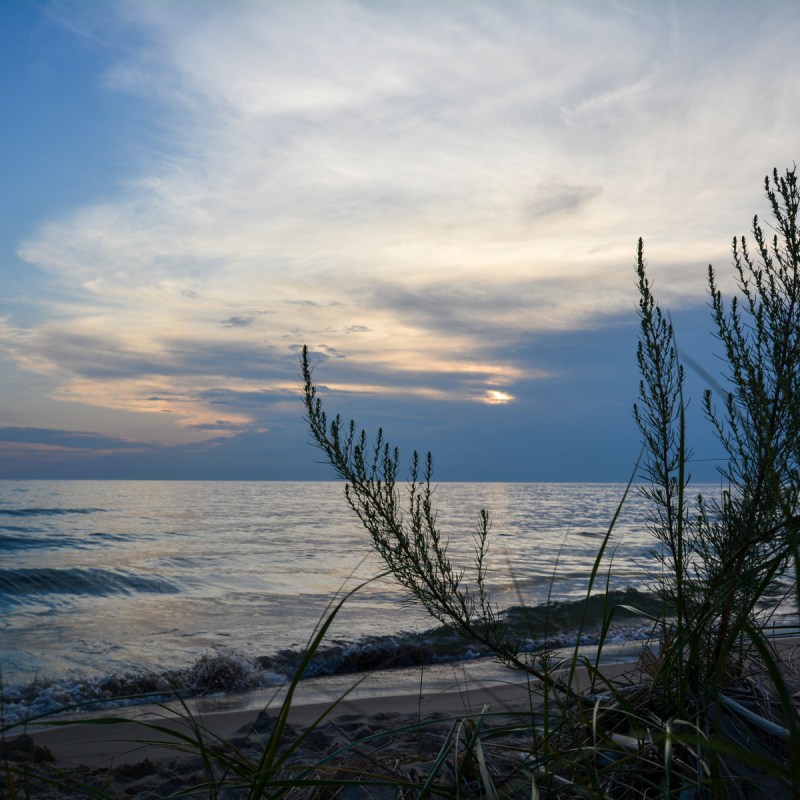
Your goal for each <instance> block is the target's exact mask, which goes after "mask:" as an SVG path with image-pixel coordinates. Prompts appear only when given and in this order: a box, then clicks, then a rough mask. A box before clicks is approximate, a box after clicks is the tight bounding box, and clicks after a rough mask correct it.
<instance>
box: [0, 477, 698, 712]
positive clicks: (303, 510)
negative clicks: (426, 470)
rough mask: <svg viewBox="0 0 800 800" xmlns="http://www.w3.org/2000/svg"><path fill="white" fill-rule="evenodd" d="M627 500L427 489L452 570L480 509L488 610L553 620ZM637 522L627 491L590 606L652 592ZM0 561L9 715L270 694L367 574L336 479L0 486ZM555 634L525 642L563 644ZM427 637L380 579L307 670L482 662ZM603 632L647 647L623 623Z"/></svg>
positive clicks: (572, 489)
mask: <svg viewBox="0 0 800 800" xmlns="http://www.w3.org/2000/svg"><path fill="white" fill-rule="evenodd" d="M624 488H625V487H624V486H622V485H616V484H520V483H508V484H499V483H469V484H458V483H443V484H440V485H438V486H437V488H436V492H435V495H434V497H435V502H436V505H437V509H438V514H439V517H438V518H439V522H440V525H441V529H442V531H443V534H444V535H445V536H448V537H449V538H450V541H451V552H452V555H453V558H454V560H455V561H459V560H460V561H462V562H464V563H465V564H469V562H470V560H471V557H472V547H473V540H472V536H473V533H474V532H475V530H476V529H477V520H478V514H479V511H480V510H481V509H482V508H486V509H487V510H488V511H489V512H490V515H491V518H492V520H493V525H492V532H491V550H490V572H489V583H490V586H491V589H492V593H493V596H494V599H495V602H496V604H497V605H498V607H499V608H501V609H506V608H512V607H516V608H519V607H527V608H535V607H543V606H545V605H547V604H548V603H550V604H552V603H553V601H559V602H560V603H561V605H560V606H558V607H556V608H560V609H561V612H564V613H566V611H569V610H570V609H572V610H573V611H574V609H575V608H576V607H577V606H576V603H577V601H578V600H579V599H580V598H582V597H583V596H584V595H585V592H586V589H587V582H588V576H589V573H590V571H591V568H592V564H593V562H594V559H595V556H596V554H597V550H598V547H599V545H600V544H601V543H602V541H603V537H604V536H605V534H606V532H607V530H608V527H609V524H610V522H611V519H612V517H613V516H614V513H615V511H616V509H617V506H618V504H619V502H620V500H621V499H622V496H623V492H624ZM700 488H704V489H706V490H707V489H708V488H709V487H700ZM645 516H646V506H645V503H644V501H643V500H642V499H641V498H640V497H639V495H638V494H637V493H636V492H635V491H633V492H632V493H631V494H630V495H629V497H628V500H627V502H626V504H625V506H624V507H623V509H622V513H621V515H620V517H619V519H618V521H617V523H616V525H615V527H614V530H613V535H612V540H611V546H610V548H609V551H608V556H609V557H608V558H607V559H606V561H605V562H604V571H603V575H602V583H603V585H602V586H598V590H602V589H603V588H604V587H605V582H606V579H608V582H609V584H610V587H611V588H612V589H616V590H640V591H645V592H646V591H647V589H648V587H650V586H651V585H652V571H653V570H654V569H655V568H656V562H655V560H654V559H653V557H652V555H651V552H650V551H651V549H652V547H653V546H654V542H653V540H652V538H651V536H650V535H649V534H648V532H647V530H646V528H645V526H644V524H643V519H644V518H645ZM0 556H1V557H2V561H1V562H0V669H2V680H3V684H4V688H3V692H4V704H3V709H4V714H5V716H6V718H7V719H8V718H10V717H13V715H14V714H22V713H25V714H31V713H34V712H37V711H41V710H47V709H50V708H57V707H59V705H64V704H68V703H70V702H74V701H78V700H84V699H86V698H92V697H101V698H103V697H104V698H108V699H109V700H112V699H113V697H114V695H115V694H116V695H118V694H120V693H126V692H127V693H130V692H132V691H155V690H156V689H165V688H179V689H182V690H186V691H188V692H192V691H194V692H202V691H218V690H222V691H226V690H234V689H243V688H249V687H253V686H268V685H271V684H277V683H280V682H281V681H282V680H285V677H286V675H287V674H290V673H291V671H292V669H293V666H294V665H296V663H297V659H298V658H299V654H300V653H301V652H302V650H303V648H304V647H305V645H306V643H307V641H308V639H309V636H310V635H311V634H312V632H313V630H314V628H315V625H316V624H317V623H318V621H319V620H320V618H321V617H322V616H323V615H324V614H325V613H326V610H327V609H328V608H329V604H330V602H331V599H332V598H333V597H334V596H336V595H337V593H341V592H342V591H343V590H345V589H349V588H352V587H353V586H355V585H356V584H357V583H358V582H359V581H363V580H365V579H367V578H370V577H372V576H374V575H376V574H377V573H378V572H380V571H381V564H380V562H379V559H378V558H377V557H376V556H375V554H374V553H373V552H372V550H371V547H370V542H369V539H368V536H367V534H366V532H365V531H364V530H363V529H362V528H361V527H360V525H359V523H358V520H357V519H355V518H354V516H353V514H352V513H351V512H350V510H349V508H348V507H347V505H346V503H345V501H344V497H343V486H342V484H339V483H334V482H328V483H325V482H320V483H313V482H291V483H278V482H180V481H174V482H167V481H163V482H162V481H149V482H145V481H142V482H136V481H0ZM612 556H613V558H612ZM631 596H633V595H631ZM557 617H558V615H557V614H556V613H555V612H554V615H553V619H554V620H556V621H558V620H557ZM568 618H569V615H568V614H567V616H563V615H562V618H561V623H563V624H561V625H560V626H559V625H554V626H553V629H552V630H547V631H545V630H530V631H528V633H527V636H528V637H529V638H530V639H531V641H532V642H540V641H542V640H545V639H552V638H553V636H557V637H561V639H562V640H563V641H569V638H570V630H569V624H567V619H568ZM432 627H433V624H432V623H431V621H430V619H429V618H428V617H427V616H426V614H425V612H424V611H422V610H420V609H419V608H418V607H417V606H416V605H414V604H413V603H410V602H409V601H408V600H407V598H406V597H405V595H404V593H403V591H402V590H401V589H400V588H399V587H398V586H397V585H396V584H395V583H394V582H393V581H392V580H391V579H388V578H387V579H381V580H378V581H374V582H371V583H369V584H368V585H367V586H365V587H363V588H362V589H360V590H359V591H358V592H356V593H355V594H354V595H353V596H352V597H351V598H350V599H349V600H348V601H347V602H346V604H345V605H344V608H343V609H342V611H341V613H340V615H339V616H338V618H337V620H336V622H335V624H334V626H333V628H332V630H331V631H330V633H329V635H328V637H327V639H326V648H324V649H323V650H322V651H321V653H320V657H319V658H318V659H317V661H316V662H315V664H314V667H313V671H314V672H315V673H316V674H323V673H326V672H327V673H336V672H344V671H348V670H354V671H358V670H365V669H371V668H373V667H374V666H376V665H380V664H383V663H384V662H387V663H393V664H404V663H414V661H415V660H418V659H423V660H428V661H436V660H444V659H447V658H470V657H473V656H475V655H478V653H476V652H475V651H474V648H473V649H471V648H470V646H469V645H467V644H464V643H462V642H460V641H458V642H454V641H453V637H450V636H447V635H445V634H443V633H442V632H441V631H438V632H431V630H430V629H431V628H432ZM573 634H574V631H573ZM615 635H617V636H618V638H621V639H625V638H631V637H636V636H641V635H643V634H642V632H641V627H640V624H639V623H635V622H631V624H630V625H621V626H620V628H619V630H618V631H617V632H616V634H615Z"/></svg>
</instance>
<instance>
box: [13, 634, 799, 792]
mask: <svg viewBox="0 0 800 800" xmlns="http://www.w3.org/2000/svg"><path fill="white" fill-rule="evenodd" d="M641 649H642V645H641V644H637V645H628V646H626V647H623V648H619V649H616V650H615V649H613V648H610V649H609V652H608V653H606V656H605V659H604V661H603V665H602V672H603V675H604V676H605V677H607V678H608V679H609V680H613V681H615V682H619V683H621V684H623V685H624V684H625V683H630V684H633V685H635V684H639V683H641V682H642V680H643V679H645V678H646V676H643V675H642V673H641V669H640V667H638V666H637V663H636V662H635V661H632V660H627V659H632V658H635V657H636V655H637V654H639V653H641ZM781 649H782V651H783V654H784V656H785V657H786V659H787V662H788V663H796V657H795V656H796V651H797V643H796V642H794V643H786V644H783V645H782V646H781ZM609 659H611V660H609ZM793 674H794V675H795V677H796V676H797V670H796V669H795V670H794V672H793ZM359 677H360V678H361V679H362V682H361V683H359V684H358V685H357V686H356V687H355V688H353V687H354V684H355V682H356V681H357V680H359ZM574 685H575V688H576V689H579V690H581V691H584V690H589V691H592V692H602V691H604V688H605V687H603V686H598V685H591V686H590V685H589V681H588V677H587V673H586V671H585V670H582V671H580V672H579V674H578V676H577V683H575V684H574ZM795 688H800V682H798V686H796V687H795ZM348 690H351V691H350V693H349V694H348V696H347V697H345V698H344V699H341V700H339V698H341V696H342V694H343V693H344V692H347V691H348ZM337 700H338V702H337ZM280 702H281V696H280V694H278V695H275V693H274V692H272V693H271V694H270V693H266V692H261V693H250V694H246V695H241V696H238V697H237V696H233V697H232V696H227V695H226V696H224V697H211V698H204V699H201V700H197V701H193V702H192V703H191V704H188V710H189V711H190V712H191V719H192V720H193V721H194V722H196V723H198V724H199V725H200V726H201V727H202V728H203V730H204V731H205V732H206V734H204V735H206V736H207V737H210V741H212V742H213V744H214V746H218V747H220V748H232V749H235V750H237V751H239V752H240V753H241V754H243V756H244V757H245V758H249V759H250V760H251V761H253V762H255V761H257V760H258V758H259V755H260V753H261V752H262V750H263V747H264V742H265V741H267V739H268V737H269V734H270V732H271V731H272V730H273V728H274V725H275V719H276V714H277V712H278V709H279V707H280ZM334 704H335V705H334ZM540 704H541V694H540V693H539V692H538V691H537V690H536V685H535V684H530V683H527V682H525V681H521V680H520V675H519V674H518V673H517V672H513V671H510V670H507V669H505V668H504V667H501V666H499V665H497V664H495V663H493V662H491V661H488V660H484V659H480V660H476V661H475V662H459V663H457V664H446V665H438V666H435V667H426V668H425V669H424V670H420V669H404V670H382V671H379V672H375V673H373V674H371V675H368V676H366V677H364V676H354V675H340V676H336V677H334V678H325V679H312V680H309V681H302V682H301V683H300V684H299V685H298V689H297V692H296V695H295V697H294V699H293V703H292V707H291V713H290V715H289V719H288V722H289V726H288V728H287V730H286V732H285V735H284V737H283V740H282V741H283V742H284V744H285V745H288V744H291V742H293V741H295V740H296V739H297V737H298V736H300V735H301V734H302V732H303V731H305V730H307V729H308V728H309V726H312V727H313V732H312V733H311V734H310V735H308V736H307V737H306V739H305V740H304V741H303V743H302V746H301V747H300V748H299V749H298V750H297V752H296V753H294V754H293V756H292V758H293V760H295V761H296V762H298V763H301V764H303V765H318V764H319V763H320V762H321V761H323V760H324V759H326V758H328V757H329V756H331V754H336V755H335V756H334V757H333V758H331V759H330V760H329V761H327V762H326V763H325V764H324V765H323V766H321V767H319V769H317V770H316V771H315V772H314V774H315V775H317V776H319V777H322V778H325V779H328V780H333V781H336V780H347V781H351V782H352V781H354V780H360V781H362V785H361V786H358V785H355V784H352V783H351V785H349V786H347V787H344V788H341V787H326V788H324V789H321V790H320V791H319V793H318V794H312V793H311V792H310V791H309V790H297V793H296V794H291V795H290V796H296V797H339V798H342V800H349V799H350V798H378V799H380V798H390V797H391V798H397V797H416V796H417V793H418V791H419V787H420V786H421V785H422V784H423V783H424V781H425V780H426V778H427V777H428V775H429V774H430V773H431V770H432V769H433V767H434V765H435V763H436V761H437V757H438V756H439V754H440V752H441V751H442V750H443V748H444V750H445V752H446V763H445V765H444V766H441V767H440V768H439V770H438V773H437V775H438V776H439V779H440V780H442V781H445V780H447V779H448V776H450V777H451V776H452V774H453V770H456V769H458V764H459V758H460V757H461V756H462V755H463V747H464V741H465V740H466V736H467V734H468V733H469V732H470V731H471V730H473V729H474V728H473V726H475V725H476V724H478V722H477V720H478V719H479V717H480V715H481V713H482V712H483V711H484V710H487V709H488V711H489V712H490V715H489V716H487V717H486V718H484V720H483V721H482V722H481V723H480V724H481V725H484V726H486V727H491V726H502V725H503V724H504V723H508V722H509V721H513V720H516V721H517V722H522V723H524V722H525V721H526V720H527V721H528V725H527V728H528V730H530V727H531V726H530V722H531V719H532V716H531V715H532V712H533V711H536V710H539V709H540ZM326 712H327V715H326V716H325V717H324V719H322V721H320V717H321V716H322V715H324V714H326ZM109 713H113V714H114V715H115V716H116V718H123V717H124V721H121V722H116V723H114V724H102V723H100V722H93V723H88V722H86V721H85V720H82V721H79V722H74V723H72V724H66V725H65V726H58V727H49V728H45V729H39V728H33V727H31V728H30V729H29V730H28V731H27V733H23V732H22V731H12V732H10V734H9V735H8V736H7V745H6V758H7V759H10V760H11V761H12V762H13V761H14V760H15V759H16V760H18V759H20V758H27V759H28V761H29V762H33V763H32V764H31V767H32V769H33V770H35V771H42V772H43V773H44V774H46V775H50V776H53V777H54V781H55V782H54V783H52V784H48V783H45V782H39V783H35V784H32V785H31V786H30V787H29V794H28V795H27V796H30V797H34V798H42V800H57V799H60V798H75V797H86V796H98V797H99V796H102V797H110V798H135V799H136V800H155V798H163V797H168V796H170V795H171V794H172V793H176V792H179V791H181V790H185V789H187V788H189V787H192V786H200V785H206V784H207V781H208V775H207V774H206V773H205V772H204V765H203V763H202V761H201V759H200V758H199V757H198V755H197V753H196V751H194V752H192V750H191V748H188V750H187V749H186V748H183V747H182V741H181V740H180V738H177V737H179V736H180V735H181V734H187V733H188V734H190V735H195V734H196V731H192V730H191V726H190V724H189V723H188V722H187V718H186V716H185V714H184V713H183V710H182V709H181V706H180V705H178V704H172V705H170V706H159V707H156V706H138V707H131V708H128V709H126V710H123V711H120V710H119V709H117V710H116V711H115V712H109ZM152 725H157V726H161V727H162V728H163V730H162V731H157V730H154V729H153V728H152V727H150V726H152ZM486 727H485V728H484V730H485V729H486ZM509 727H512V726H509ZM513 727H514V728H515V729H516V730H515V733H513V734H509V735H505V736H502V737H498V739H497V740H492V743H491V744H488V745H486V747H487V750H490V751H492V752H489V753H488V755H489V761H490V763H491V764H492V768H493V769H495V770H496V771H497V774H503V773H505V774H508V773H510V772H511V771H512V769H511V767H512V766H513V762H514V760H516V762H517V763H519V761H520V760H521V759H523V758H524V757H525V754H526V752H528V751H527V750H526V741H527V739H528V736H529V734H528V733H527V731H526V725H525V724H521V725H516V726H513ZM170 732H171V733H170ZM453 733H455V734H456V740H457V741H454V740H450V743H449V744H448V736H450V735H451V734H453ZM19 734H22V736H21V737H20V736H19ZM15 737H18V738H16V740H15ZM15 741H16V748H17V750H16V752H14V751H13V750H10V749H9V745H10V744H13V743H14V742H15ZM484 742H486V738H485V737H484ZM232 751H233V750H231V752H232ZM50 759H52V760H50ZM219 777H220V776H219V774H217V776H216V778H217V779H219ZM465 780H468V781H469V780H471V781H473V783H474V785H475V786H478V785H479V783H480V781H481V776H480V774H479V772H478V768H477V766H475V774H472V775H467V776H466V778H465ZM75 781H79V782H82V783H83V784H84V785H85V787H91V789H92V790H96V791H99V792H102V794H101V795H92V794H87V793H86V790H84V789H81V788H79V787H77V786H76V785H75V783H74V782H75ZM364 781H366V782H367V783H363V782H364ZM369 781H373V783H369ZM381 781H383V782H385V784H384V785H383V786H381V785H377V784H376V783H374V782H378V783H380V782H381ZM398 782H399V784H400V785H401V786H402V784H406V785H407V788H406V789H405V790H404V789H402V788H400V789H399V788H398ZM233 783H235V781H233ZM392 784H394V785H392ZM22 788H23V789H24V787H22ZM2 789H3V782H2V780H0V790H2ZM528 793H530V786H528ZM501 794H503V792H502V791H501ZM0 796H2V791H0ZM20 796H22V797H25V796H26V795H25V794H24V793H21V795H20ZM195 796H199V797H210V796H212V795H211V794H210V793H209V791H208V789H207V788H205V789H204V790H203V791H201V792H200V793H199V794H197V795H195ZM246 796H247V792H246V790H244V789H236V788H232V789H226V790H225V791H224V792H222V793H221V794H220V795H219V797H220V798H238V797H246Z"/></svg>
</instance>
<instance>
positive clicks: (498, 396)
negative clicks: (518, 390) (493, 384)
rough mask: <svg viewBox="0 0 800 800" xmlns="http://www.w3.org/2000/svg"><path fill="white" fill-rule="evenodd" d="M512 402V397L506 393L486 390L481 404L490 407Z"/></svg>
mask: <svg viewBox="0 0 800 800" xmlns="http://www.w3.org/2000/svg"><path fill="white" fill-rule="evenodd" d="M513 400H514V395H513V394H509V393H508V392H501V391H498V390H497V389H487V390H486V394H485V395H484V396H483V402H484V403H486V404H487V405H490V406H504V405H506V403H510V402H512V401H513Z"/></svg>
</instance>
